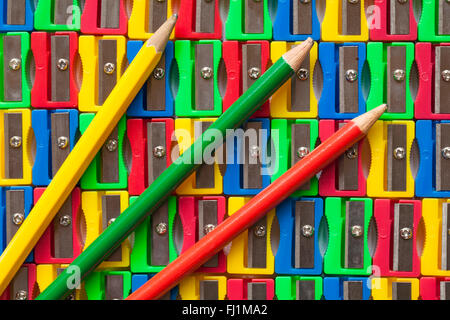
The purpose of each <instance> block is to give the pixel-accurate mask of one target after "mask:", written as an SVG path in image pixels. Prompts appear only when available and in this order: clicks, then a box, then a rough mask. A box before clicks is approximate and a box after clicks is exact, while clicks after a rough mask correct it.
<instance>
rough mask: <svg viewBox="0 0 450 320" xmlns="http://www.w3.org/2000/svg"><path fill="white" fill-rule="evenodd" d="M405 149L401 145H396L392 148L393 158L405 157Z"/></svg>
mask: <svg viewBox="0 0 450 320" xmlns="http://www.w3.org/2000/svg"><path fill="white" fill-rule="evenodd" d="M405 156H406V151H405V148H403V147H397V148H395V149H394V158H395V159H397V160H403V159H405Z"/></svg>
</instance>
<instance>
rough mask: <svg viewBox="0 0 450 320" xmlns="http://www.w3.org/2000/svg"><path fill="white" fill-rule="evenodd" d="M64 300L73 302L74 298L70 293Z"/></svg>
mask: <svg viewBox="0 0 450 320" xmlns="http://www.w3.org/2000/svg"><path fill="white" fill-rule="evenodd" d="M64 300H75V296H74V295H73V293H71V294H69V295H68V296H67V297H66V299H64Z"/></svg>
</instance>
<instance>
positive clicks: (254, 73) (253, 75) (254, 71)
mask: <svg viewBox="0 0 450 320" xmlns="http://www.w3.org/2000/svg"><path fill="white" fill-rule="evenodd" d="M247 73H248V76H249V77H250V79H253V80H256V79H258V78H259V76H260V75H261V70H259V68H256V67H252V68H250V69H248V71H247Z"/></svg>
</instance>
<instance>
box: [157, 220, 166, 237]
mask: <svg viewBox="0 0 450 320" xmlns="http://www.w3.org/2000/svg"><path fill="white" fill-rule="evenodd" d="M155 230H156V233H157V234H159V235H160V236H162V235H163V234H166V232H167V224H166V223H164V222H160V223H158V224H157V225H156V227H155Z"/></svg>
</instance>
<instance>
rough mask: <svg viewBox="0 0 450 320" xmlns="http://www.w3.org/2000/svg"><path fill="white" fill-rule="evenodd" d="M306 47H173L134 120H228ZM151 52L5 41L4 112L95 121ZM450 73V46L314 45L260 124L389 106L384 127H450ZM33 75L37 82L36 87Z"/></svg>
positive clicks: (43, 37)
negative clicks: (257, 85)
mask: <svg viewBox="0 0 450 320" xmlns="http://www.w3.org/2000/svg"><path fill="white" fill-rule="evenodd" d="M296 44H298V43H286V42H282V41H274V42H272V43H270V44H269V42H268V41H247V42H237V41H225V42H223V43H222V42H220V40H200V41H189V40H178V41H175V42H174V43H173V42H169V43H168V46H167V48H166V50H165V53H164V54H163V56H162V58H161V60H160V61H159V63H158V65H157V66H156V68H155V70H154V71H153V73H152V75H151V76H150V77H149V79H148V80H147V82H146V84H145V85H144V86H143V88H142V89H141V90H140V92H139V93H138V95H137V96H136V98H135V100H134V101H133V103H132V104H131V106H130V108H129V110H128V112H127V115H128V116H130V117H171V116H174V115H176V116H178V117H217V116H220V115H221V114H222V112H224V111H225V110H227V109H228V108H229V107H230V106H231V105H232V104H233V102H234V101H235V100H236V99H237V98H238V97H239V96H240V95H241V94H242V93H243V92H245V91H246V90H247V89H248V88H249V87H250V86H251V85H252V84H253V83H254V82H255V81H256V80H257V79H258V78H259V77H260V76H261V75H262V74H263V73H264V72H265V71H266V69H267V66H268V64H270V62H274V61H276V60H278V59H279V58H280V57H281V56H282V55H283V54H284V53H285V52H286V51H288V50H289V49H290V48H291V47H292V46H293V45H296ZM141 46H142V42H141V41H129V42H128V43H127V41H126V39H125V37H123V36H80V37H78V35H77V33H75V32H54V33H46V32H34V33H32V34H31V36H30V34H28V33H24V32H8V33H4V34H1V35H0V48H1V49H2V50H3V51H2V52H3V64H2V69H1V70H0V71H2V73H3V77H2V78H1V80H0V84H1V86H3V90H2V92H3V93H2V94H0V108H3V109H6V108H8V109H13V108H28V107H30V106H32V107H33V108H37V109H56V108H59V109H62V108H70V109H78V110H79V111H81V112H94V113H95V112H97V111H98V110H100V108H101V107H102V106H103V104H104V102H105V101H106V99H107V98H108V96H109V94H110V92H111V90H112V89H113V88H114V86H115V84H116V83H117V81H119V79H120V78H121V76H122V74H123V72H124V70H125V67H126V62H127V61H130V62H131V61H132V60H133V59H134V57H135V56H136V54H137V52H138V51H139V49H140V47H141ZM30 48H31V50H30ZM31 53H32V56H33V57H34V59H31ZM80 59H81V60H80ZM80 61H81V62H80ZM32 62H33V63H32ZM414 62H415V63H416V65H417V70H418V89H417V95H416V96H415V99H413V97H412V90H411V88H412V87H413V86H414V85H417V84H414V81H413V79H412V69H413V68H412V67H413V63H414ZM33 64H34V65H35V67H32V66H31V65H33ZM80 64H81V65H82V67H81V68H80ZM318 65H320V68H319V67H318ZM31 69H33V70H34V71H33V72H31V71H32V70H31ZM80 69H81V70H82V71H81V70H80ZM320 70H321V72H320ZM369 70H370V71H369ZM449 70H450V47H449V46H448V44H445V43H443V44H436V45H433V44H431V43H417V44H416V45H414V44H413V43H410V42H406V43H401V42H393V43H381V42H371V43H368V44H364V43H344V44H336V43H325V42H324V43H320V44H319V45H318V44H314V46H313V47H312V50H311V52H310V53H309V55H308V57H307V58H306V59H305V60H304V62H303V64H302V66H301V68H300V70H299V71H298V72H297V73H296V74H295V75H293V76H292V78H291V79H289V80H288V81H287V82H286V83H285V84H284V85H283V86H282V87H281V88H280V90H278V91H277V92H276V93H275V94H274V95H273V97H272V98H271V100H270V103H269V101H267V102H266V103H265V104H264V105H263V106H262V107H261V109H260V110H258V111H257V112H256V113H255V115H254V117H269V116H270V117H273V118H316V117H320V118H324V119H351V118H353V117H356V116H358V115H360V114H362V113H364V112H366V111H367V110H371V109H373V108H374V107H377V106H378V105H380V104H382V103H387V104H388V110H387V112H386V113H385V114H383V115H382V117H381V118H382V119H385V120H396V119H412V118H413V117H415V118H417V119H439V120H445V119H450V117H449V113H450V111H449V110H447V109H448V107H446V103H445V101H447V100H448V99H449V96H448V92H449V90H448V88H449V86H450V71H449ZM29 73H33V79H31V77H30V76H29V75H28V74H29ZM80 73H82V80H80V79H79V78H80V76H79V75H78V74H80ZM318 73H320V75H321V77H319V76H318V75H317V74H318ZM315 75H316V76H315ZM369 77H370V84H369V83H368V82H369V81H368V78H369ZM175 78H177V80H175ZM223 78H226V80H224V79H223ZM314 78H317V79H319V78H323V79H322V80H321V81H319V80H316V81H314ZM192 79H194V80H195V81H192ZM174 81H175V82H177V85H176V86H175V84H174ZM31 82H33V83H31ZM80 82H81V83H80ZM224 82H226V85H224ZM319 82H320V83H319ZM174 86H175V87H176V88H174ZM319 87H322V89H320V88H319ZM319 91H320V92H319ZM161 92H164V94H161ZM367 92H368V93H367ZM318 97H320V98H318ZM441 101H442V103H441Z"/></svg>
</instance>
